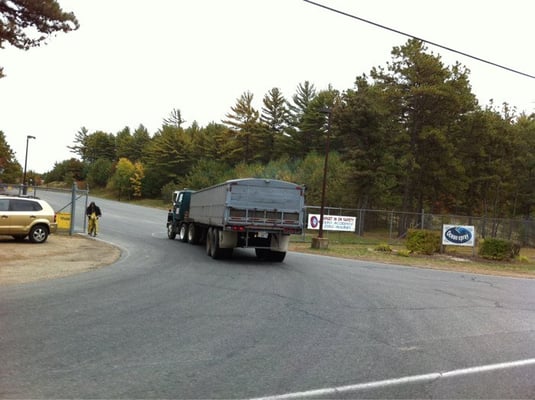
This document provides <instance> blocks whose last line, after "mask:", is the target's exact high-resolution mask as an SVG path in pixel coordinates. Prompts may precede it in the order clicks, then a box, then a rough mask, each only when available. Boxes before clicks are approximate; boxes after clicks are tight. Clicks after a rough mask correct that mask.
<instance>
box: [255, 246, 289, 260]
mask: <svg viewBox="0 0 535 400" xmlns="http://www.w3.org/2000/svg"><path fill="white" fill-rule="evenodd" d="M255 251H256V256H257V257H258V258H259V259H260V260H266V261H274V262H283V261H284V258H285V257H286V252H285V251H274V250H270V249H262V248H256V249H255Z"/></svg>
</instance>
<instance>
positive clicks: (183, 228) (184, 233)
mask: <svg viewBox="0 0 535 400" xmlns="http://www.w3.org/2000/svg"><path fill="white" fill-rule="evenodd" d="M178 238H179V239H180V241H181V242H184V243H185V242H187V241H188V224H181V225H180V229H179V232H178Z"/></svg>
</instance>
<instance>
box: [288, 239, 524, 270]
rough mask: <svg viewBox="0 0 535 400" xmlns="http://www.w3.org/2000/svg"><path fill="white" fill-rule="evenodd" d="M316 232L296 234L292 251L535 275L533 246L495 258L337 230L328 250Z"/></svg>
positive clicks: (457, 268) (467, 251)
mask: <svg viewBox="0 0 535 400" xmlns="http://www.w3.org/2000/svg"><path fill="white" fill-rule="evenodd" d="M316 235H317V233H316V232H307V233H306V235H305V236H294V237H293V238H292V241H291V243H290V250H291V251H297V252H302V253H309V254H319V255H325V256H331V257H341V258H348V259H355V260H365V261H372V262H381V263H387V264H398V265H405V266H413V267H421V268H433V269H442V270H451V271H462V272H471V273H480V274H491V275H507V276H517V277H524V278H535V249H531V248H523V249H521V251H520V256H519V257H518V258H517V259H515V260H510V261H493V260H487V259H484V258H481V257H478V256H477V251H476V252H475V255H474V252H473V249H472V248H471V247H470V248H468V247H457V246H456V247H453V246H448V247H446V248H445V251H444V252H443V253H437V254H433V255H421V254H411V253H409V252H408V251H407V249H406V247H405V245H404V243H403V242H402V241H396V243H391V244H388V245H387V244H386V243H387V238H385V236H384V235H380V234H370V235H366V236H356V235H355V234H353V233H343V234H342V233H340V234H339V232H337V233H336V235H331V237H330V238H329V246H328V248H327V249H313V248H312V247H311V242H312V237H313V236H316ZM389 250H390V251H389Z"/></svg>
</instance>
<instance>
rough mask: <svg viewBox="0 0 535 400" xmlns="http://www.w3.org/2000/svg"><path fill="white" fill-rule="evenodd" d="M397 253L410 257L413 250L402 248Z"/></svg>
mask: <svg viewBox="0 0 535 400" xmlns="http://www.w3.org/2000/svg"><path fill="white" fill-rule="evenodd" d="M397 254H398V256H400V257H410V255H411V252H410V251H409V250H403V249H402V250H399V251H398V253H397Z"/></svg>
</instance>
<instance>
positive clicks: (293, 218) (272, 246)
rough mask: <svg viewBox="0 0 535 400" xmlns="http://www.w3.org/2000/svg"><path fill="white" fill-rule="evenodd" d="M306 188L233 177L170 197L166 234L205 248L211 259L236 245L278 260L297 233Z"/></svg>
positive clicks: (226, 254) (225, 254) (228, 253)
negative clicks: (171, 206) (232, 178)
mask: <svg viewBox="0 0 535 400" xmlns="http://www.w3.org/2000/svg"><path fill="white" fill-rule="evenodd" d="M304 195H305V194H304V187H303V186H300V185H297V184H295V183H290V182H285V181H280V180H274V179H256V178H247V179H234V180H229V181H226V182H224V183H221V184H218V185H215V186H212V187H209V188H206V189H202V190H198V191H193V190H188V189H184V190H180V191H176V192H174V193H173V199H172V200H173V208H172V209H171V210H169V214H168V216H167V236H168V237H169V239H175V237H176V236H177V235H178V237H179V239H180V240H181V241H182V242H189V243H191V244H204V245H205V246H206V253H207V254H208V255H209V256H211V257H212V258H214V259H218V258H229V257H231V256H232V252H233V249H234V248H236V247H243V248H254V249H255V251H256V255H257V257H258V258H261V259H266V260H270V261H277V262H282V261H283V260H284V258H285V256H286V252H287V250H288V244H289V242H290V235H291V234H301V233H302V231H303V221H304V218H303V216H304Z"/></svg>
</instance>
